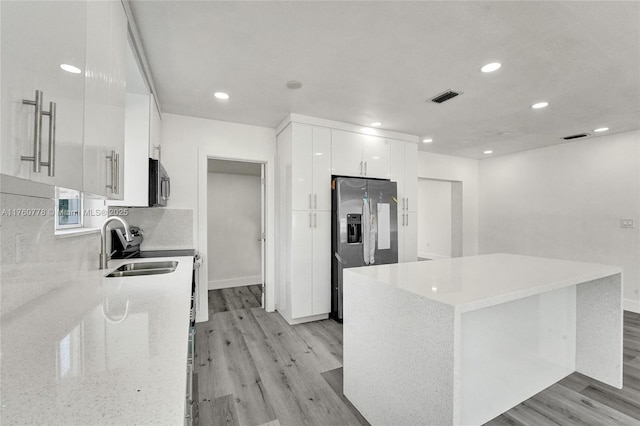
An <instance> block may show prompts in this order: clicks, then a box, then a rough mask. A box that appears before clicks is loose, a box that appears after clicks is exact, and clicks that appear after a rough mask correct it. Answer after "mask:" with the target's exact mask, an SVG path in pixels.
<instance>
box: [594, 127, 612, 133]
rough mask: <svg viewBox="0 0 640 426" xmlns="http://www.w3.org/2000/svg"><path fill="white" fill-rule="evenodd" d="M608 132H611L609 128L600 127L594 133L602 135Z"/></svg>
mask: <svg viewBox="0 0 640 426" xmlns="http://www.w3.org/2000/svg"><path fill="white" fill-rule="evenodd" d="M607 130H609V128H608V127H599V128H597V129H595V130H594V132H598V133H600V132H606V131H607Z"/></svg>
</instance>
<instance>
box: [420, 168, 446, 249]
mask: <svg viewBox="0 0 640 426" xmlns="http://www.w3.org/2000/svg"><path fill="white" fill-rule="evenodd" d="M418 257H422V258H427V259H441V258H447V257H451V182H449V181H441V180H429V179H419V180H418Z"/></svg>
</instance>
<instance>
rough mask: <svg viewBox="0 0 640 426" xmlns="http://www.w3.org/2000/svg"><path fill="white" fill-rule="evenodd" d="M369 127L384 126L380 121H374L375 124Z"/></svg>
mask: <svg viewBox="0 0 640 426" xmlns="http://www.w3.org/2000/svg"><path fill="white" fill-rule="evenodd" d="M369 126H372V127H380V126H382V123H381V122H379V121H374V122H373V123H371V124H369Z"/></svg>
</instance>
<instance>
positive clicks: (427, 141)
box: [422, 139, 433, 143]
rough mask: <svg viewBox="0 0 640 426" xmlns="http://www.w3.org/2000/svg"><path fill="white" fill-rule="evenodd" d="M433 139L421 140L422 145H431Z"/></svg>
mask: <svg viewBox="0 0 640 426" xmlns="http://www.w3.org/2000/svg"><path fill="white" fill-rule="evenodd" d="M431 142H433V139H422V143H431Z"/></svg>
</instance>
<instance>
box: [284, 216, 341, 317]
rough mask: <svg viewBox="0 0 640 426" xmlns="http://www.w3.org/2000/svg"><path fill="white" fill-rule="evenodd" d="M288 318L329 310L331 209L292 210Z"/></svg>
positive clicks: (324, 312) (307, 315) (312, 314)
mask: <svg viewBox="0 0 640 426" xmlns="http://www.w3.org/2000/svg"><path fill="white" fill-rule="evenodd" d="M291 216H292V224H293V226H292V235H291V282H292V286H291V300H290V303H291V319H298V318H304V317H309V316H314V315H321V314H326V313H328V312H329V311H330V310H331V212H328V211H310V210H296V211H293V212H292V215H291Z"/></svg>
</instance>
